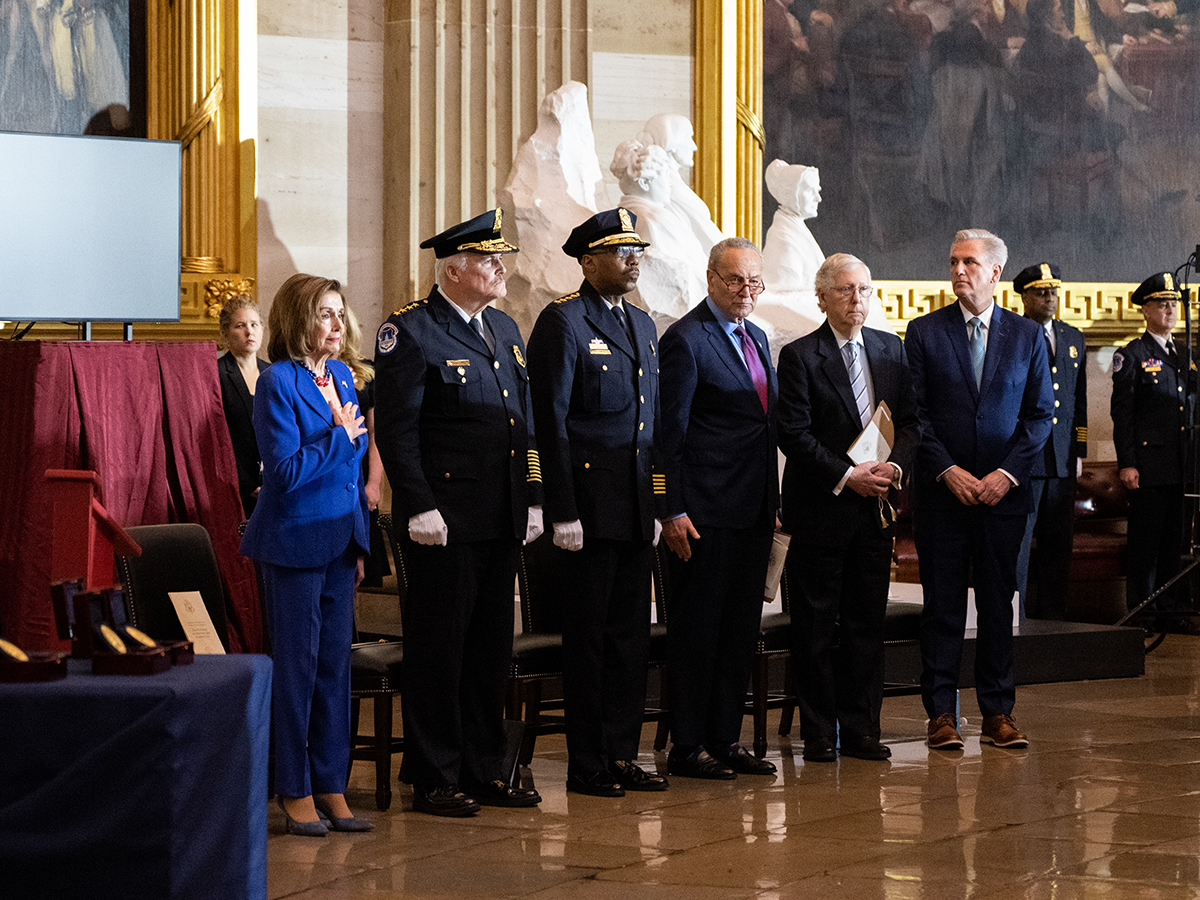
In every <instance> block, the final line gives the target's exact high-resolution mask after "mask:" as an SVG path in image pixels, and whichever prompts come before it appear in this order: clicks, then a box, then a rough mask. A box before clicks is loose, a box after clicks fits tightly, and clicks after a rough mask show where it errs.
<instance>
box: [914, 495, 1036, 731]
mask: <svg viewBox="0 0 1200 900" xmlns="http://www.w3.org/2000/svg"><path fill="white" fill-rule="evenodd" d="M1025 520H1026V516H1023V515H997V514H996V513H995V512H994V511H993V510H992V508H991V507H990V506H982V505H981V506H967V505H965V504H954V505H937V506H925V507H922V506H918V508H917V510H916V512H915V513H914V514H913V537H914V539H915V541H916V545H917V557H918V561H919V567H920V573H921V586H922V588H923V593H924V599H925V605H924V609H923V610H922V612H921V695H922V699H923V701H924V703H925V712H926V713H928V715H929V717H930V718H931V719H932V718H934V717H935V716H939V715H942V714H944V713H953V712H954V711H955V710H956V709H957V700H958V698H957V691H958V679H959V672H960V671H961V669H962V649H963V633H964V631H965V629H966V623H967V588H968V586H972V585H973V586H974V589H975V609H976V612H977V614H978V615H977V623H978V625H977V631H976V638H975V698H976V700H977V701H978V703H979V709H980V712H982V713H983V715H984V716H993V715H1000V714H1005V715H1007V714H1011V713H1012V709H1013V705H1014V703H1015V702H1016V679H1015V676H1014V674H1013V654H1012V618H1013V606H1012V604H1013V594H1014V592H1015V591H1016V589H1017V575H1016V570H1017V553H1018V551H1019V550H1020V547H1021V536H1022V535H1023V534H1024V531H1025Z"/></svg>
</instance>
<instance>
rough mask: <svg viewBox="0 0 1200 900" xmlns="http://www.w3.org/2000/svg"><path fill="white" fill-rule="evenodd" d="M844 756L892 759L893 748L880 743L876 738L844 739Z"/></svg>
mask: <svg viewBox="0 0 1200 900" xmlns="http://www.w3.org/2000/svg"><path fill="white" fill-rule="evenodd" d="M842 756H853V757H854V758H855V759H875V760H884V759H891V758H892V748H891V747H889V746H887V744H881V743H879V741H877V740H875V739H874V738H867V739H866V740H861V741H853V740H852V741H842Z"/></svg>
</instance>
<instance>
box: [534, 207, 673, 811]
mask: <svg viewBox="0 0 1200 900" xmlns="http://www.w3.org/2000/svg"><path fill="white" fill-rule="evenodd" d="M636 221H637V220H636V217H635V216H634V215H633V214H632V213H630V212H629V211H628V210H625V209H620V208H618V209H610V210H605V211H603V212H600V213H597V214H596V215H594V216H592V217H591V218H590V219H588V220H587V221H586V222H584V223H583V224H582V225H580V226H579V227H577V228H576V229H575V230H574V231H572V232H571V236H570V237H569V238H568V239H567V242H566V243H565V244H563V252H565V253H566V254H567V255H568V256H572V257H574V258H575V259H578V260H579V264H580V266H581V267H582V269H583V276H584V280H583V284H582V285H581V286H580V288H579V290H578V291H576V292H575V293H573V294H569V295H567V296H566V297H562V298H560V299H558V300H555V301H554V302H553V303H551V304H549V305H548V306H547V307H546V308H545V309H544V310H542V313H541V315H540V316H539V317H538V320H537V324H536V325H535V326H534V329H533V333H532V334H531V335H530V336H529V371H530V378H531V388H530V389H531V393H532V397H533V409H534V420H535V422H536V423H537V436H538V446H539V448H540V449H541V453H542V460H543V472H544V476H545V492H546V515H547V516H548V518H549V520H550V521H551V522H552V523H553V526H554V543H555V545H556V546H557V547H558V548H560V549H559V550H558V551H556V552H559V553H564V552H567V551H569V560H568V559H564V560H563V562H564V563H565V564H566V565H568V566H569V567H570V570H571V581H572V584H573V585H574V590H572V591H569V592H567V593H566V594H565V595H564V596H563V699H564V702H565V705H566V717H567V755H568V763H567V790H568V791H572V792H576V793H582V794H591V795H593V796H599V797H620V796H622V795H623V794H624V793H625V791H627V790H641V791H661V790H664V789H665V788H666V787H667V780H666V778H664V777H662V776H661V775H658V774H657V773H654V772H647V771H646V770H644V769H642V768H641V767H640V766H638V765H637V755H638V744H639V741H640V739H641V733H642V719H643V716H644V711H645V704H646V655H647V652H648V648H649V640H650V562H651V553H652V550H651V547H652V544H653V541H654V540H655V539H656V538H657V524H658V523H657V521H656V520H655V517H654V498H653V490H654V488H652V479H653V478H654V477H655V476H653V474H652V473H653V463H654V442H655V434H656V433H657V431H658V341H657V336H656V332H655V328H654V323H653V322H652V321H651V319H650V316H649V315H647V314H646V313H645V312H643V311H642V310H640V309H638V308H637V307H636V306H633V305H631V304H628V303H626V302H625V301H624V300H623V299H622V298H623V297H624V295H625V294H628V293H629V292H630V291H632V290H633V288H634V286H635V285H636V284H637V279H638V274H639V259H640V257H641V255H642V250H643V248H645V247H647V246H649V245H648V244H647V243H646V242H645V241H643V240H642V239H641V237H639V236H638V233H637V231H635V230H634V228H635V225H636ZM656 486H657V485H656Z"/></svg>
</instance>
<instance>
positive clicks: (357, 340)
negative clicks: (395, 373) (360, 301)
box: [338, 306, 375, 390]
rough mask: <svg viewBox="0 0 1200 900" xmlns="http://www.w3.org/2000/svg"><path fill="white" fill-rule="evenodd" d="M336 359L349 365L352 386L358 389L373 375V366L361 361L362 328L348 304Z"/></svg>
mask: <svg viewBox="0 0 1200 900" xmlns="http://www.w3.org/2000/svg"><path fill="white" fill-rule="evenodd" d="M338 359H340V360H341V361H342V362H344V363H345V364H346V365H348V366H349V367H350V372H351V373H352V374H353V375H354V386H355V387H356V388H359V389H360V390H361V389H362V387H363V385H365V384H366V383H367V382H368V381H370V380H371V379H373V378H374V377H375V367H374V366H372V365H370V364H369V363H365V362H363V358H362V328H360V327H359V324H358V318H357V317H356V316H355V315H354V311H353V310H351V309H350V307H349V306H346V329H345V331H343V332H342V352H341V353H339V354H338Z"/></svg>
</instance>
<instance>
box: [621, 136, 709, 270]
mask: <svg viewBox="0 0 1200 900" xmlns="http://www.w3.org/2000/svg"><path fill="white" fill-rule="evenodd" d="M692 135H693V131H692V123H691V122H689V121H688V118H687V116H681V115H678V114H676V113H659V114H658V115H656V116H651V117H650V118H649V119H647V120H646V124H645V126H644V128H643V131H642V133H641V134H640V135H638V140H639V141H640V142H641V143H643V144H647V145H650V144H654V145H657V146H659V147H662V148H663V149H664V150H666V151H667V157H668V158H669V159H670V161H671V163H672V165H671V167H670V188H671V201H670V208H671V209H672V210H673V211H674V212H675V213H676V214H677V215H678V216H679V217H680V218H681V219H683V220H684V221H685V222H687V223H688V224H689V225H690V226H691V227H692V232H693V233H694V234H695V236H696V240H698V241H699V242H700V246H701V248H703V250H704V254H705V257H706V261H707V256H708V251H710V250H711V249H712V248H713V244H715V243H717V241H719V240H721V239H722V238H724V237H725V235H723V234H721V229H719V228H718V227H717V226H716V225H714V224H713V220H712V212H711V211H710V210H709V208H708V204H706V203H705V202H704V201H703V200H701V199H700V198H699V197H698V196H696V192H695V191H693V190H692V189H691V188H690V187H688V185H687V184H686V183H685V182H684V180H683V176H682V175H681V174H680V172H679V170H680V169H681V168H688V169H690V168H691V166H692V159H693V156H694V155H695V153H696V142H695V141H694V140H693V138H692Z"/></svg>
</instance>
